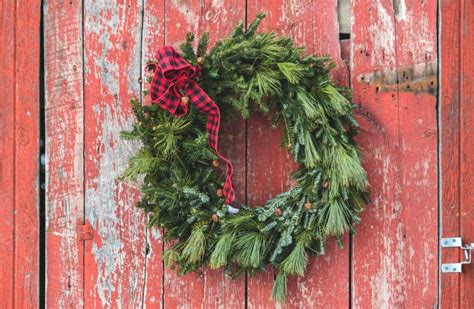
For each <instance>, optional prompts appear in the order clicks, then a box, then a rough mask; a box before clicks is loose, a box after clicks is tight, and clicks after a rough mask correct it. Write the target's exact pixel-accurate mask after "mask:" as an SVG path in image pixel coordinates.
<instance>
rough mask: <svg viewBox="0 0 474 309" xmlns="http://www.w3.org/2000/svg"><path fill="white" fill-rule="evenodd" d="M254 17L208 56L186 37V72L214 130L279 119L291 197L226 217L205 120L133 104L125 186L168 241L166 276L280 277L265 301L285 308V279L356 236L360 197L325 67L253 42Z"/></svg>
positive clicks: (355, 153) (343, 108) (264, 41)
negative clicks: (254, 116) (331, 244)
mask: <svg viewBox="0 0 474 309" xmlns="http://www.w3.org/2000/svg"><path fill="white" fill-rule="evenodd" d="M263 17H264V14H259V15H258V16H257V18H256V20H255V21H254V22H252V24H251V25H250V26H249V28H248V30H247V31H244V28H243V25H242V24H239V25H238V26H237V27H236V28H235V29H234V30H233V31H232V33H231V34H230V35H229V37H227V38H226V39H225V40H223V41H218V42H217V43H216V44H215V45H214V46H213V47H212V49H211V50H210V51H209V52H207V46H208V42H209V36H208V35H207V34H204V35H203V36H202V37H201V39H200V40H199V42H198V43H197V50H196V52H195V51H194V48H193V46H195V44H194V42H193V41H194V39H195V38H194V35H192V34H189V35H188V36H187V38H186V41H185V42H184V43H183V44H182V46H181V50H182V54H183V56H184V57H185V58H186V59H187V60H188V61H189V62H190V63H194V64H195V63H196V57H198V56H199V57H204V58H205V63H204V65H203V67H202V77H201V79H200V80H199V84H200V86H201V87H202V88H203V89H204V91H206V92H207V93H208V94H209V96H210V97H211V98H213V99H214V100H215V102H216V103H217V104H218V105H219V107H220V109H221V111H222V115H223V117H224V121H223V124H222V126H224V125H225V118H228V117H231V116H233V115H235V114H236V113H235V111H236V110H237V111H239V112H240V114H241V115H242V116H243V117H244V118H246V117H249V116H250V114H251V113H250V111H252V110H254V107H257V108H258V109H260V110H261V111H262V112H268V111H270V110H273V111H276V113H275V117H274V119H273V126H274V127H276V128H278V127H280V128H281V129H283V130H284V134H283V141H282V145H283V147H284V148H286V149H288V150H289V151H290V152H291V153H292V154H293V156H294V158H295V161H297V162H298V163H299V164H300V168H299V170H298V171H296V172H295V173H294V174H293V177H294V179H295V181H296V183H297V184H296V186H295V187H294V188H292V189H290V190H289V191H287V192H284V193H282V194H279V195H277V196H275V197H274V198H272V199H270V200H269V201H267V203H266V204H265V205H262V206H263V207H256V208H250V207H247V206H245V205H243V206H242V207H241V209H240V211H239V212H238V213H237V214H229V213H228V212H227V205H224V198H223V197H219V196H218V195H217V194H216V190H218V189H220V188H221V187H222V184H223V182H224V179H223V177H222V175H221V174H220V173H217V172H216V169H215V168H213V167H212V161H213V160H216V159H217V156H216V154H215V153H214V152H213V150H212V149H211V148H210V147H209V146H208V137H207V134H206V131H205V123H206V117H205V115H201V114H199V113H198V112H197V111H196V110H195V109H194V108H191V109H190V112H189V113H188V114H187V115H185V116H184V117H181V118H175V117H173V116H171V115H170V114H168V113H167V112H165V111H163V110H161V109H160V108H158V106H156V105H152V106H142V105H141V103H140V102H138V101H137V100H136V99H133V100H132V101H131V104H132V108H133V111H134V113H135V116H136V119H137V122H136V124H135V125H134V127H133V129H132V130H130V131H129V132H123V133H122V137H123V138H124V139H126V140H134V139H136V140H139V141H140V142H141V145H142V146H141V149H140V150H139V151H138V152H137V153H136V154H135V156H133V157H132V158H131V159H130V163H129V166H128V168H127V169H126V170H125V171H124V173H123V178H126V179H132V180H134V179H138V180H139V181H140V182H141V185H142V190H141V191H142V199H141V201H140V202H139V203H138V204H137V206H138V207H140V208H142V209H144V210H145V211H146V212H148V213H149V214H150V221H149V224H150V225H151V226H157V227H160V228H164V230H165V234H164V240H165V241H166V242H172V246H171V247H170V249H168V250H166V251H165V253H164V255H163V260H164V262H165V265H166V266H167V267H170V268H175V269H177V271H178V273H180V274H184V273H187V272H190V271H194V270H196V269H197V268H199V267H201V266H205V265H208V266H210V267H211V268H219V267H224V268H225V269H226V272H227V273H228V274H229V275H230V276H231V277H236V276H238V275H240V274H243V273H245V272H249V273H250V274H254V273H256V272H259V271H264V270H265V268H266V266H268V265H272V266H273V267H274V268H275V269H276V270H278V276H277V278H276V280H275V283H274V288H273V290H272V298H273V299H275V300H276V301H279V302H283V301H284V300H285V295H286V280H287V276H289V275H290V276H303V275H304V273H305V270H306V265H307V263H308V259H309V256H311V255H318V254H324V246H325V243H326V240H327V239H328V238H329V237H331V236H335V237H336V239H338V238H339V237H340V236H341V235H342V234H343V233H345V232H346V231H348V230H351V231H352V230H353V225H354V224H356V223H358V222H359V216H358V214H359V212H360V211H362V210H363V208H364V205H365V204H366V203H367V197H368V194H367V192H366V187H367V181H366V174H365V171H364V170H363V168H362V166H361V162H360V157H359V150H358V148H357V145H356V144H355V143H354V141H353V139H352V138H353V136H354V135H356V133H357V122H356V121H355V120H354V118H353V115H352V113H353V108H354V106H353V105H352V104H351V102H350V94H349V93H348V91H347V89H340V88H337V87H336V86H335V85H334V84H333V83H332V81H331V79H330V75H329V72H330V69H331V68H332V67H334V63H333V62H332V61H331V60H330V59H329V58H327V57H314V56H305V55H304V54H303V52H304V51H303V49H302V48H298V47H294V46H293V42H292V41H291V40H290V39H288V38H285V37H281V36H277V35H275V34H274V33H257V32H256V30H257V28H258V25H259V23H260V21H261V20H262V18H263ZM261 172H262V173H265V171H261ZM308 202H311V205H312V207H306V206H305V204H307V203H308Z"/></svg>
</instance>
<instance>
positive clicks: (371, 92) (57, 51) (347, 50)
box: [0, 0, 474, 308]
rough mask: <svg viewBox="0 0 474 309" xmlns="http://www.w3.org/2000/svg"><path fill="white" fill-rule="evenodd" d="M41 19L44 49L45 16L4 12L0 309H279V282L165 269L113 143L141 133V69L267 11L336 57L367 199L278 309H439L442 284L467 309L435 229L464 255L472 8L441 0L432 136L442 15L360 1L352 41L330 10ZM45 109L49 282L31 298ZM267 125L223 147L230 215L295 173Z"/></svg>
mask: <svg viewBox="0 0 474 309" xmlns="http://www.w3.org/2000/svg"><path fill="white" fill-rule="evenodd" d="M42 3H43V8H42V9H43V29H42V30H43V32H42V34H41V35H40V15H41V10H40V1H29V2H28V5H22V2H21V1H8V0H3V1H0V12H1V20H0V33H1V34H2V35H1V39H0V40H1V48H0V56H1V61H2V66H1V68H0V69H1V73H2V74H1V77H0V78H1V80H2V86H1V88H0V89H1V91H2V95H1V96H0V102H1V111H0V127H1V129H2V131H1V132H0V133H1V134H0V157H1V161H0V197H1V206H2V207H0V214H1V218H2V224H1V225H0V243H1V244H2V248H3V249H5V248H6V250H2V252H0V275H1V279H2V280H0V298H1V299H2V301H3V300H5V301H4V302H2V306H3V305H5V306H6V307H22V306H23V307H35V306H37V304H38V301H39V298H38V294H39V290H40V288H39V286H40V285H42V286H46V304H47V306H48V307H51V308H63V307H74V308H75V307H81V306H85V307H88V308H90V307H97V308H99V307H118V306H119V305H121V306H122V307H131V308H135V307H138V306H147V307H152V308H154V307H157V306H166V307H170V308H174V307H186V308H195V307H203V308H214V307H220V308H242V307H249V308H270V307H275V304H274V303H273V302H271V301H270V300H269V299H268V296H269V294H270V289H271V286H272V284H273V280H274V273H272V271H271V270H268V272H266V273H263V274H260V275H258V276H256V277H249V276H248V277H243V278H240V279H238V280H236V281H232V280H229V279H227V278H225V277H224V275H223V273H222V271H211V270H208V269H203V270H201V271H199V272H198V273H193V274H189V275H186V276H183V277H178V276H176V275H175V274H174V273H173V272H172V271H170V270H169V269H166V268H164V267H163V263H162V261H161V253H162V251H163V249H164V246H165V245H164V244H163V242H162V240H161V231H160V230H157V229H154V228H151V229H150V228H146V224H145V223H146V218H145V216H144V215H143V213H142V212H141V211H140V210H138V209H135V208H134V203H135V201H137V199H138V198H139V191H138V188H136V187H134V186H133V185H132V184H129V183H124V182H120V181H119V180H118V179H117V178H118V176H119V175H120V174H121V172H122V171H123V170H124V168H125V166H126V164H127V161H128V158H129V157H130V156H131V155H132V154H133V153H134V151H135V150H136V146H133V145H132V144H130V143H128V142H124V141H123V140H121V139H120V136H119V133H120V131H121V130H124V129H127V128H130V126H131V125H132V123H133V121H134V120H133V116H132V113H131V107H130V105H129V103H128V100H129V98H130V97H131V96H134V95H140V93H141V91H142V90H143V85H142V84H141V83H140V82H139V81H140V80H141V77H142V75H143V68H144V64H145V62H146V60H147V59H148V58H150V57H151V56H152V55H153V54H154V52H155V51H156V49H157V48H158V47H159V46H163V45H165V44H166V45H173V46H177V45H178V44H179V42H180V41H182V40H183V39H184V37H185V34H186V33H187V32H189V31H192V32H195V33H196V34H197V35H200V34H202V33H203V32H204V31H210V33H211V42H215V41H216V40H217V39H219V38H222V37H224V36H225V35H227V33H228V32H229V30H230V29H231V28H232V27H233V26H234V25H235V24H236V23H237V22H238V21H239V20H242V21H244V23H248V22H249V21H251V20H252V19H253V18H254V16H255V15H256V14H257V13H258V12H260V11H264V12H266V13H267V18H266V19H265V20H264V22H263V24H262V29H263V30H271V29H273V30H275V31H276V32H278V33H280V34H284V35H287V36H290V37H292V38H293V39H294V40H295V42H296V43H297V44H299V45H303V46H305V47H306V49H307V52H308V53H317V54H329V55H331V57H333V59H334V60H335V62H336V64H337V68H336V69H335V70H334V73H333V77H334V79H335V80H336V81H337V83H338V84H340V85H345V86H351V87H353V90H354V92H353V102H354V103H355V104H356V105H357V109H356V114H357V118H358V120H359V122H360V126H361V134H360V135H359V136H358V138H357V139H358V142H359V144H360V145H361V148H362V153H363V160H364V166H365V168H366V170H367V172H368V175H369V182H370V184H371V192H372V193H371V198H372V202H371V204H370V205H368V207H367V209H366V211H365V212H364V213H363V215H362V223H361V224H360V225H358V226H357V227H356V229H357V234H356V235H352V236H350V235H347V236H346V237H345V238H344V239H343V244H344V247H343V248H338V247H337V246H336V244H335V242H334V241H331V242H330V243H329V247H328V250H327V253H326V255H324V256H320V257H316V258H312V259H311V262H310V264H309V266H308V272H307V275H306V276H305V277H304V278H293V279H291V280H290V281H289V298H288V303H287V304H286V305H285V306H283V307H289V308H316V307H327V308H348V307H354V308H393V307H396V308H432V307H434V306H436V305H437V304H438V301H439V296H438V283H439V278H441V279H442V280H441V288H442V293H441V304H442V305H443V307H446V308H452V307H469V306H472V304H473V303H474V296H472V292H471V291H472V290H474V289H472V288H471V286H473V285H474V283H473V280H472V271H473V270H472V268H468V267H466V268H465V273H463V275H449V276H447V275H441V277H439V275H438V264H439V263H440V261H439V259H438V236H437V235H439V224H441V225H442V232H441V234H442V236H443V237H444V236H462V237H463V238H464V240H465V242H473V241H474V240H473V238H474V234H473V233H474V232H473V230H472V226H473V224H474V223H473V222H474V220H473V217H472V211H471V209H472V202H473V201H472V200H473V197H472V196H473V192H472V189H471V186H470V179H471V175H472V173H473V172H474V170H473V167H472V166H474V162H473V160H474V149H473V146H472V145H473V143H472V142H471V129H472V124H471V120H472V119H473V117H474V115H473V111H474V110H473V109H472V108H471V106H470V105H471V99H470V97H471V93H472V91H471V90H473V89H472V87H473V85H474V84H473V83H472V80H473V79H472V78H471V75H472V74H474V73H473V72H474V67H472V66H473V65H472V64H471V63H472V62H471V61H470V58H469V57H470V56H469V55H470V53H471V50H473V48H472V46H471V45H472V43H471V40H470V37H471V34H472V33H471V32H472V31H474V30H472V29H473V28H472V25H473V22H474V7H472V5H473V4H472V1H468V0H460V1H456V2H455V1H447V0H441V2H440V8H441V10H440V12H441V15H440V17H441V22H442V23H441V24H440V25H441V26H440V31H441V37H442V41H441V47H442V50H443V52H442V55H441V58H440V59H441V69H442V74H441V84H440V86H439V87H440V90H441V93H440V96H439V99H440V100H439V104H440V105H439V107H440V108H439V111H440V113H439V115H440V118H439V120H440V124H441V126H440V128H441V130H440V132H438V123H437V115H438V113H437V105H436V104H437V95H438V84H437V81H438V79H437V76H438V75H437V74H438V72H437V70H438V50H437V34H438V33H437V10H438V3H437V1H436V0H424V1H420V0H398V1H393V0H352V1H351V2H350V6H348V7H347V9H348V10H349V11H347V12H345V13H344V14H346V15H348V16H350V17H351V22H350V27H351V29H350V31H349V32H350V33H346V34H344V35H340V32H341V30H340V22H339V19H338V4H341V3H342V1H338V0H317V1H316V0H302V1H293V0H276V1H270V0H263V1H256V0H200V1H197V0H171V1H166V0H121V1H112V0H82V1H78V0H70V1H64V0H43V1H42ZM41 38H42V39H43V41H44V49H43V60H44V74H43V73H42V72H40V69H41V67H40V60H41V57H40V41H41ZM340 38H343V39H344V40H342V41H341V40H340ZM40 73H41V74H40ZM40 77H41V79H43V80H44V89H43V87H42V86H41V83H40V81H41V79H40ZM43 90H44V94H43V93H41V91H43ZM43 96H44V100H45V121H46V123H45V127H46V158H47V160H46V204H45V208H46V215H47V218H46V226H45V233H46V249H45V250H46V253H45V254H46V262H45V264H46V265H45V272H46V278H45V280H46V282H39V280H40V278H39V277H38V274H39V266H38V263H39V259H38V248H39V236H38V235H39V225H38V221H37V218H38V217H39V201H38V188H39V182H38V170H39V168H38V164H39V160H38V148H39V132H40V131H39V108H38V106H39V101H40V100H42V98H43ZM217 102H218V100H217ZM269 118H270V117H269V115H262V114H256V115H255V116H253V117H252V118H250V119H249V120H247V121H244V120H239V119H237V120H235V121H234V122H233V123H231V124H229V125H227V126H226V127H225V128H224V130H223V132H222V138H223V139H224V140H225V141H227V142H226V143H222V144H223V145H224V144H225V145H229V146H227V148H225V149H223V152H224V153H225V154H226V156H228V157H230V158H231V159H232V161H233V163H234V166H235V167H236V173H235V177H234V184H235V187H236V190H237V192H238V193H237V194H238V196H237V197H238V200H240V201H243V202H246V203H248V204H250V205H252V206H255V205H259V204H261V203H262V202H263V201H265V200H266V199H267V198H268V197H270V196H272V195H274V194H276V193H279V192H281V191H283V190H285V189H287V188H288V187H289V186H291V181H290V180H289V177H288V175H289V172H290V171H291V170H292V169H294V168H295V165H294V164H293V163H292V162H291V158H290V156H289V155H288V154H287V153H285V152H284V151H283V150H281V149H280V134H281V133H280V132H279V131H278V130H272V129H270V127H269V122H270V120H269ZM438 133H439V134H440V135H438ZM438 136H439V137H440V138H439V141H440V142H441V147H440V148H439V149H438ZM438 150H440V151H441V157H440V161H439V162H438V153H439V152H438ZM439 164H441V165H439ZM438 172H439V173H440V175H439V177H440V178H438ZM438 179H441V181H440V185H441V187H439V185H438ZM439 190H441V191H439ZM438 192H441V193H442V194H441V196H440V202H441V204H439V203H438ZM439 205H440V206H441V207H442V212H441V214H440V213H439V208H438V207H439ZM440 218H441V221H440ZM89 228H90V230H89ZM91 231H92V232H91ZM441 258H442V260H443V262H446V261H448V260H451V261H455V260H456V259H459V258H460V256H459V251H444V250H443V251H442V254H441Z"/></svg>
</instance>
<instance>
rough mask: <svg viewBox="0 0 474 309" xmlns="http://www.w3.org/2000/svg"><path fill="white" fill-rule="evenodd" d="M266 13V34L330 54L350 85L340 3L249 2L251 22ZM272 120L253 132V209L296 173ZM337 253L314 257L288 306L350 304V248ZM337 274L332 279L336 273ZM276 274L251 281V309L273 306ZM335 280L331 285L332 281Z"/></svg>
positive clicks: (339, 77)
mask: <svg viewBox="0 0 474 309" xmlns="http://www.w3.org/2000/svg"><path fill="white" fill-rule="evenodd" d="M259 11H265V12H266V13H267V18H265V20H264V21H263V25H262V26H263V27H262V29H264V30H275V31H277V32H278V33H281V34H284V35H288V36H290V37H292V38H293V39H294V41H295V43H296V44H297V45H301V46H305V47H306V49H307V52H308V53H316V54H328V55H331V56H332V57H333V58H334V60H335V61H336V63H337V64H338V68H337V69H336V70H335V72H334V77H335V79H336V81H337V82H338V83H339V84H342V85H347V84H348V68H347V65H345V64H344V63H343V61H342V59H341V50H340V44H339V26H338V20H337V1H334V0H325V1H316V2H313V1H303V2H301V1H300V2H291V1H290V2H288V1H277V2H275V1H263V2H262V1H258V2H256V1H249V3H248V13H249V18H248V20H249V21H250V20H252V18H253V17H254V16H255V15H256V14H257V13H258V12H259ZM270 119H271V118H269V116H263V115H255V117H252V118H251V119H249V121H248V123H249V127H248V141H247V143H248V151H247V156H248V178H247V188H248V192H247V194H248V200H249V204H250V205H252V206H257V205H262V204H263V203H264V202H265V201H266V200H268V198H270V197H271V196H274V195H275V194H277V193H280V192H282V191H284V190H286V189H288V188H289V187H290V186H291V185H292V182H291V180H290V179H289V173H290V172H291V171H293V170H295V169H296V165H295V164H294V163H293V159H292V157H291V155H289V154H288V153H287V152H286V151H284V150H282V149H281V132H280V131H279V130H273V129H271V128H270V125H269V124H270ZM347 240H348V238H346V241H345V243H346V246H345V249H338V248H337V246H336V245H335V243H333V242H330V243H329V245H328V252H327V255H326V256H324V257H319V258H314V259H312V260H311V262H310V264H309V265H308V270H307V274H306V276H305V277H304V278H297V279H293V278H290V279H289V282H288V304H287V305H288V307H295V308H302V307H319V306H321V307H333V308H336V307H337V308H342V307H347V306H348V304H349V249H348V248H349V245H348V241H347ZM334 273H336V274H338V275H337V276H333V275H332V274H334ZM273 276H274V274H273V273H272V272H271V271H268V272H267V273H264V274H259V275H258V276H256V277H254V278H249V279H248V291H247V293H248V304H249V306H251V307H252V308H253V307H255V308H266V307H269V308H270V307H274V306H275V304H274V303H273V302H271V301H269V300H268V297H269V295H270V292H271V288H272V286H273V280H274V277H273ZM328 278H330V280H329V279H328Z"/></svg>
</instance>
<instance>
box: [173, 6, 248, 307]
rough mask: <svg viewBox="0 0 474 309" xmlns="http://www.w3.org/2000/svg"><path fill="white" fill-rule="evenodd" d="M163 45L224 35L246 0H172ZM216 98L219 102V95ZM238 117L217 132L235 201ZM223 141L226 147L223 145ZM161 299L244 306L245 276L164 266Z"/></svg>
mask: <svg viewBox="0 0 474 309" xmlns="http://www.w3.org/2000/svg"><path fill="white" fill-rule="evenodd" d="M165 14H166V35H165V42H166V45H172V46H174V47H179V44H180V43H181V42H182V41H183V40H184V39H185V36H186V33H188V32H194V33H195V34H196V36H197V37H199V35H200V34H202V33H203V32H205V31H208V32H210V44H211V46H212V45H213V44H214V42H215V41H216V40H217V39H221V38H224V37H225V36H227V34H228V33H229V32H230V31H231V29H232V28H233V27H234V26H235V25H236V24H237V22H238V21H239V20H244V19H245V2H244V1H242V0H223V1H208V0H206V1H194V0H191V1H171V2H170V3H169V5H167V6H166V8H165ZM213 99H215V101H216V103H217V104H219V98H213ZM238 118H239V117H237V119H236V120H235V121H234V122H233V123H232V124H229V126H226V128H225V129H224V128H223V130H222V131H221V132H220V140H221V142H220V143H219V145H221V146H220V147H221V148H222V153H223V154H224V155H226V156H227V157H228V158H229V159H231V160H232V163H233V165H234V169H235V171H234V176H233V184H234V187H235V190H236V199H237V201H240V202H244V200H245V122H244V121H243V120H239V119H238ZM223 145H225V147H224V146H223ZM164 303H165V304H166V305H167V306H169V307H170V308H177V307H179V308H196V307H201V308H243V307H244V306H245V280H244V278H239V279H237V280H230V279H227V278H225V276H224V273H223V271H222V270H217V271H215V270H209V269H202V270H201V271H200V272H198V273H197V274H196V273H192V274H187V275H185V276H182V277H178V276H176V274H175V273H173V271H172V270H169V269H166V270H165V276H164Z"/></svg>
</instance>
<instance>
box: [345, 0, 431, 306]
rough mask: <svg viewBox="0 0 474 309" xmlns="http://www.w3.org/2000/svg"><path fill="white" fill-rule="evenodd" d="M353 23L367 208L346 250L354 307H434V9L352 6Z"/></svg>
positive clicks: (362, 0)
mask: <svg viewBox="0 0 474 309" xmlns="http://www.w3.org/2000/svg"><path fill="white" fill-rule="evenodd" d="M352 14H353V18H354V22H353V28H352V55H351V58H352V71H351V73H352V81H353V88H354V100H355V102H356V103H357V104H359V105H360V107H361V111H360V114H361V127H362V134H361V135H360V136H359V138H358V139H359V141H360V143H361V145H362V146H363V148H364V149H365V152H366V156H365V157H366V159H365V162H366V170H367V171H368V173H369V182H370V183H371V184H372V187H371V192H372V201H373V203H372V205H370V206H369V207H368V209H367V211H366V212H365V213H364V214H363V215H362V221H363V224H361V225H360V226H359V227H358V233H357V236H356V237H354V242H353V248H354V250H353V261H352V262H353V284H352V286H353V300H352V301H353V305H354V306H355V307H362V308H365V307H376V308H385V307H410V308H412V307H413V308H424V307H433V306H435V304H436V301H437V299H436V286H437V255H436V250H437V239H436V237H434V235H436V233H437V209H436V205H437V190H436V188H437V177H436V166H437V154H436V132H437V130H436V97H435V89H436V80H435V79H436V62H435V59H436V3H435V1H424V2H418V1H396V2H392V1H388V0H387V1H384V0H379V1H376V2H374V1H366V0H358V1H354V2H353V3H352ZM432 81H433V84H431V82H432ZM368 240H370V241H368ZM420 286H421V288H420Z"/></svg>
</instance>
